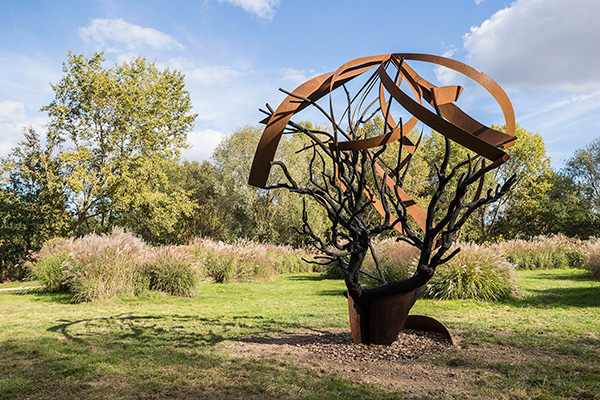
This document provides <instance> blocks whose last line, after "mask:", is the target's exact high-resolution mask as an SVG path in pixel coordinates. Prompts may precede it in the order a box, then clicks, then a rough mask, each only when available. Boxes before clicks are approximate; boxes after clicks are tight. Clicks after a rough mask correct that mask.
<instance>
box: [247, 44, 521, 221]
mask: <svg viewBox="0 0 600 400" xmlns="http://www.w3.org/2000/svg"><path fill="white" fill-rule="evenodd" d="M407 61H420V62H426V63H430V64H436V65H439V66H443V67H446V68H449V69H451V70H454V71H456V72H458V73H460V74H462V75H465V76H466V77H468V78H471V79H472V80H474V81H475V82H477V83H479V84H480V85H481V86H483V87H484V88H485V89H486V90H487V91H488V92H489V93H490V94H491V95H492V96H493V97H494V99H496V101H497V102H498V104H499V105H500V107H501V109H502V113H503V114H504V119H505V124H506V132H500V131H497V130H495V129H492V128H490V127H487V126H485V125H483V124H482V123H480V122H478V121H476V120H475V119H473V118H471V117H470V116H469V115H467V114H466V113H465V112H464V111H462V110H461V109H460V108H459V107H458V106H456V105H455V104H454V102H455V101H456V100H457V99H458V98H459V96H460V95H461V93H462V88H461V87H460V86H444V87H437V86H435V85H434V84H432V83H430V82H428V81H427V80H425V79H424V78H422V77H421V76H419V75H418V74H417V73H416V72H415V70H414V69H412V68H411V67H410V66H409V65H408V63H407ZM390 69H392V70H395V75H397V78H394V77H392V76H390V73H389V71H390ZM368 71H374V72H373V73H372V77H371V78H370V79H372V80H373V82H375V84H379V109H380V114H381V116H382V117H383V118H384V121H385V123H386V124H387V126H388V127H389V132H387V133H386V134H383V135H379V136H376V137H371V138H364V139H359V140H343V141H338V134H337V128H336V125H335V124H333V129H334V136H335V140H334V141H333V142H332V143H330V146H331V147H332V148H334V149H337V150H338V151H352V150H362V149H370V148H374V147H379V146H383V145H386V144H389V143H392V142H394V141H398V140H400V141H401V143H402V146H403V147H404V148H405V149H406V151H408V152H409V153H413V152H414V151H415V148H416V147H415V144H413V143H412V142H411V141H410V140H409V138H408V137H407V136H406V134H407V133H408V132H410V131H411V130H412V129H413V128H414V127H415V126H416V125H417V123H418V122H419V121H420V122H423V123H424V124H426V125H427V126H429V127H430V128H432V129H434V130H435V131H437V132H438V133H441V134H442V135H444V136H446V137H447V138H449V139H450V140H452V141H454V142H456V143H458V144H460V145H462V146H464V147H466V148H468V149H469V150H471V151H473V152H475V153H477V154H479V155H481V156H483V157H485V158H486V159H488V160H489V161H490V162H491V163H492V164H493V165H496V166H499V165H501V164H502V163H504V162H506V161H508V159H509V155H508V154H507V153H506V152H505V151H504V148H506V147H508V146H511V145H513V144H514V141H515V139H516V136H515V116H514V111H513V108H512V105H511V103H510V101H509V99H508V96H507V95H506V93H505V92H504V90H502V88H501V87H500V86H499V85H498V84H497V83H496V82H494V81H493V80H492V79H491V78H490V77H488V76H487V75H485V74H484V73H482V72H480V71H478V70H476V69H475V68H472V67H470V66H468V65H466V64H464V63H461V62H459V61H456V60H452V59H449V58H446V57H441V56H435V55H430V54H418V53H394V54H386V55H380V56H372V57H363V58H358V59H355V60H352V61H350V62H347V63H346V64H344V65H342V66H341V67H340V68H338V70H336V71H333V72H330V73H327V74H323V75H320V76H317V77H315V78H313V79H310V80H309V81H307V82H305V83H303V84H302V85H300V86H298V87H297V88H296V89H295V90H294V91H293V92H291V93H290V94H289V95H288V96H287V97H286V98H285V99H284V100H283V102H281V104H280V105H279V107H277V109H276V110H275V112H274V113H273V114H272V115H271V116H270V117H267V118H265V119H264V120H262V121H261V123H264V124H266V127H265V130H264V131H263V134H262V136H261V138H260V141H259V143H258V146H257V149H256V153H255V155H254V160H253V162H252V167H251V170H250V177H249V180H248V183H249V184H250V185H252V186H256V187H259V188H265V187H266V186H267V180H268V178H269V172H270V170H271V162H272V161H273V160H274V157H275V152H276V150H277V146H278V144H279V141H280V139H281V135H282V134H283V131H284V129H285V127H286V125H287V124H288V122H289V121H290V119H291V118H292V116H293V115H294V114H296V113H298V112H300V111H302V110H303V109H305V108H306V107H308V106H309V105H311V104H314V103H315V102H316V101H317V100H319V99H321V98H323V97H324V96H326V95H328V94H331V93H332V92H333V91H334V90H336V89H337V88H339V87H340V86H342V85H345V84H347V83H348V82H350V81H351V80H353V79H354V78H356V77H358V76H360V75H362V74H364V73H366V72H368ZM403 81H405V82H406V83H407V84H408V85H409V87H410V89H411V91H412V93H413V96H411V95H409V94H407V93H406V92H405V91H403V90H402V89H401V83H402V82H403ZM330 99H331V97H330ZM330 101H331V100H330ZM392 103H395V104H398V105H400V106H401V107H402V108H403V109H404V110H406V111H407V112H409V113H410V114H411V115H412V118H410V119H409V120H408V121H407V122H406V123H404V124H402V125H399V124H397V123H396V122H395V121H394V119H393V118H392V117H391V113H390V112H389V108H390V105H391V104H392ZM425 103H426V104H429V105H430V106H431V107H430V108H433V109H434V110H435V111H431V110H430V109H429V108H427V107H426V106H425ZM330 105H331V104H330ZM331 116H332V119H333V106H332V105H331ZM376 168H377V166H376ZM386 180H388V185H390V186H392V185H394V181H393V180H392V178H391V177H389V176H387V177H386ZM482 186H483V182H482V183H481V185H480V187H482ZM479 192H480V191H479ZM401 195H402V198H403V201H404V203H405V205H406V207H407V209H408V212H409V213H410V214H411V216H412V217H413V218H414V219H415V221H416V222H417V224H418V225H419V226H420V227H421V229H423V227H424V225H425V217H426V213H425V211H424V210H423V209H422V208H421V207H420V206H419V205H418V204H416V202H414V201H413V200H412V199H411V198H410V196H409V195H408V194H406V193H404V192H403V193H401ZM375 206H376V209H377V210H378V212H380V213H381V210H379V207H377V202H376V203H375Z"/></svg>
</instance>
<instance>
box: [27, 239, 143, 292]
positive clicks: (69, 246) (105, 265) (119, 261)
mask: <svg viewBox="0 0 600 400" xmlns="http://www.w3.org/2000/svg"><path fill="white" fill-rule="evenodd" d="M145 254H146V246H145V245H144V243H143V242H142V241H141V240H140V239H138V238H136V237H135V236H133V235H132V234H130V233H126V232H125V231H123V230H122V229H120V228H115V229H113V231H112V232H111V233H110V234H106V235H95V234H91V235H86V236H84V237H82V238H80V239H55V240H51V241H49V242H48V243H46V244H45V245H44V246H43V247H42V249H41V250H40V251H39V252H38V253H37V254H36V257H35V258H36V260H37V261H36V262H35V263H33V264H32V266H31V272H32V275H34V276H35V277H37V278H38V279H39V278H40V277H41V275H40V272H39V271H40V269H41V268H42V267H43V266H46V265H53V267H52V268H53V269H52V270H53V271H56V272H54V273H53V274H54V275H53V276H54V278H53V280H52V281H50V280H43V279H40V282H41V284H42V285H43V286H44V287H45V289H46V290H49V291H50V290H54V288H56V285H57V282H58V281H60V285H59V286H60V287H61V288H64V289H66V290H68V291H69V292H70V293H71V294H72V295H73V300H74V301H76V302H83V301H94V300H103V299H107V298H111V297H114V296H116V295H118V294H124V295H135V294H137V293H138V292H140V291H141V290H142V289H143V279H142V278H143V277H142V273H141V269H140V265H141V263H142V261H143V258H144V256H145ZM56 257H68V259H65V260H63V261H62V263H61V264H60V265H61V269H60V274H59V273H58V267H57V266H56V262H57V261H56ZM46 269H50V267H48V268H46Z"/></svg>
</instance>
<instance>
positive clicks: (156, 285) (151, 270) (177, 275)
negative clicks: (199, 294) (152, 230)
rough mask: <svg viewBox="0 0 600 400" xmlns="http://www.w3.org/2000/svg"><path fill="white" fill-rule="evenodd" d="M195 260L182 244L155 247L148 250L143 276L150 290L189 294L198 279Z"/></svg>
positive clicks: (176, 294) (177, 294)
mask: <svg viewBox="0 0 600 400" xmlns="http://www.w3.org/2000/svg"><path fill="white" fill-rule="evenodd" d="M196 264H197V260H196V259H195V258H194V256H193V255H192V254H190V252H189V251H188V249H187V248H185V247H183V246H166V247H157V248H154V249H152V250H151V251H150V252H149V256H148V257H147V260H146V262H145V264H144V276H145V277H146V278H147V280H148V282H147V283H148V288H149V289H150V290H158V291H161V292H165V293H168V294H171V295H174V296H190V295H191V293H192V291H193V289H194V288H195V287H196V283H197V280H198V272H197V265H196Z"/></svg>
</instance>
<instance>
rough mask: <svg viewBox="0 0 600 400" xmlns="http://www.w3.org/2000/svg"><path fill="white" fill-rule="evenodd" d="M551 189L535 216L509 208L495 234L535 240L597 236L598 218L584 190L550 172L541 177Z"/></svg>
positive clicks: (541, 201)
mask: <svg viewBox="0 0 600 400" xmlns="http://www.w3.org/2000/svg"><path fill="white" fill-rule="evenodd" d="M540 179H543V180H545V182H544V183H543V185H549V186H550V189H549V190H548V191H547V192H546V194H545V196H543V197H542V198H541V199H540V200H539V207H536V209H535V212H534V213H527V214H525V213H523V212H520V211H519V210H518V209H512V208H511V209H508V210H507V212H506V214H505V215H503V216H502V218H500V220H499V221H498V224H497V226H496V228H497V229H496V231H495V232H494V233H495V234H496V235H502V236H503V237H509V238H512V237H534V236H538V235H552V234H557V233H562V234H564V235H566V236H568V237H578V238H580V239H588V238H590V237H591V236H597V235H598V234H599V233H600V218H599V216H598V214H596V213H595V212H594V206H593V205H592V203H591V202H590V201H589V200H588V199H587V197H586V196H585V195H584V193H583V191H584V189H583V188H582V187H581V186H579V185H577V184H575V182H574V181H573V180H572V179H571V178H570V177H569V176H566V175H565V174H562V173H557V172H554V171H551V172H550V173H548V174H546V175H544V176H543V177H540Z"/></svg>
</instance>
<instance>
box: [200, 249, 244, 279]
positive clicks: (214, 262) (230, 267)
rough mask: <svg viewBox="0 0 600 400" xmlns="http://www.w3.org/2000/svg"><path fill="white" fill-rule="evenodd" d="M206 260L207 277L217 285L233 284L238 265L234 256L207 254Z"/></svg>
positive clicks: (205, 271) (205, 270)
mask: <svg viewBox="0 0 600 400" xmlns="http://www.w3.org/2000/svg"><path fill="white" fill-rule="evenodd" d="M204 260H205V261H204V273H205V275H206V276H207V277H209V278H212V279H213V280H214V281H215V282H216V283H227V282H231V281H232V280H233V278H234V277H235V274H236V271H237V264H236V260H235V258H234V257H233V256H232V255H226V254H221V255H218V254H215V253H207V254H206V257H205V259H204Z"/></svg>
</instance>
